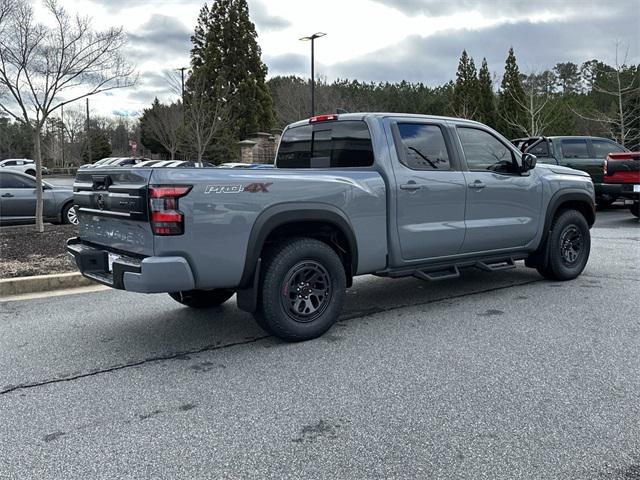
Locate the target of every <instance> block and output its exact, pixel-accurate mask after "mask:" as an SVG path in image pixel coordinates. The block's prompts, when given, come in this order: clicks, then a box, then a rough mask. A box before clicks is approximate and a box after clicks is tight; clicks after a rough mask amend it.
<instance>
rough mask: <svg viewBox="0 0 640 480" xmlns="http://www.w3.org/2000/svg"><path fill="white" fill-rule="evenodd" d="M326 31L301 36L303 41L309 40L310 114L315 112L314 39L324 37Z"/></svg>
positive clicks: (312, 114)
mask: <svg viewBox="0 0 640 480" xmlns="http://www.w3.org/2000/svg"><path fill="white" fill-rule="evenodd" d="M325 35H326V33H322V32H317V33H314V34H313V35H309V36H308V37H302V38H301V39H300V40H301V41H303V42H311V116H312V117H313V116H314V115H315V114H316V77H315V75H316V73H315V40H316V38H320V37H324V36H325Z"/></svg>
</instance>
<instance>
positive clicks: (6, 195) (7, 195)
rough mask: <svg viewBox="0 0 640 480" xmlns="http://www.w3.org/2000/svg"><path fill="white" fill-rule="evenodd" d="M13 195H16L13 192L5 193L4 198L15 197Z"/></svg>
mask: <svg viewBox="0 0 640 480" xmlns="http://www.w3.org/2000/svg"><path fill="white" fill-rule="evenodd" d="M13 196H14V195H13V193H3V194H2V197H3V198H11V197H13Z"/></svg>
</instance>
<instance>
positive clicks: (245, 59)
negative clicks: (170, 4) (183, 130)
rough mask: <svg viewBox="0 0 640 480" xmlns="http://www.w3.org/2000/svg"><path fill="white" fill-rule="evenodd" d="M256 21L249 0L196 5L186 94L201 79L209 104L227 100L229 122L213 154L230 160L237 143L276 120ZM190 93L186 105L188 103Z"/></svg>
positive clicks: (191, 90) (220, 158) (187, 106)
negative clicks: (252, 17) (251, 15)
mask: <svg viewBox="0 0 640 480" xmlns="http://www.w3.org/2000/svg"><path fill="white" fill-rule="evenodd" d="M257 36H258V35H257V33H256V29H255V25H254V24H253V23H252V22H251V20H250V18H249V8H248V6H247V0H215V1H214V2H213V4H212V5H211V7H207V6H206V5H205V6H204V7H203V8H202V9H201V10H200V14H199V16H198V23H197V25H196V28H195V31H194V34H193V36H192V37H191V42H192V44H193V48H192V49H191V76H190V78H189V81H188V82H187V97H188V95H189V94H193V93H194V91H195V90H197V88H196V85H198V84H200V85H202V84H205V85H207V86H208V87H207V88H208V89H209V91H208V92H207V95H209V96H210V97H211V100H212V103H214V102H216V101H219V100H220V99H222V100H223V101H224V102H228V103H229V110H230V112H229V118H230V122H229V125H228V126H227V127H226V128H225V129H224V130H223V132H222V133H221V134H220V135H219V138H218V139H217V141H216V144H215V148H214V149H213V150H214V151H212V152H211V155H212V156H214V157H217V160H226V161H228V160H229V159H231V158H232V157H233V156H234V155H235V149H236V145H235V142H236V141H237V140H239V139H243V138H246V136H247V135H249V134H251V133H253V132H257V131H260V130H261V131H264V130H268V129H269V128H271V127H272V125H273V122H274V115H273V105H272V99H271V94H270V92H269V90H268V88H267V85H266V80H265V78H266V75H267V67H266V65H265V64H264V63H263V62H262V59H261V57H260V55H261V50H260V46H259V45H258V42H257ZM187 100H188V98H187V99H185V107H186V108H189V105H188V101H187Z"/></svg>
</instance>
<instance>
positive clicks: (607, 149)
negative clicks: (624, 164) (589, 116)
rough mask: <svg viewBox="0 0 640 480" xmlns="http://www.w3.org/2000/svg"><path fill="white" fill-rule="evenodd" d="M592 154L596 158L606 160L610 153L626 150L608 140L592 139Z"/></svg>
mask: <svg viewBox="0 0 640 480" xmlns="http://www.w3.org/2000/svg"><path fill="white" fill-rule="evenodd" d="M591 145H592V146H593V153H594V154H595V157H596V158H607V155H609V154H610V153H619V152H626V149H625V148H624V147H622V146H620V145H618V144H617V143H614V142H610V141H608V140H598V139H595V138H594V139H592V140H591Z"/></svg>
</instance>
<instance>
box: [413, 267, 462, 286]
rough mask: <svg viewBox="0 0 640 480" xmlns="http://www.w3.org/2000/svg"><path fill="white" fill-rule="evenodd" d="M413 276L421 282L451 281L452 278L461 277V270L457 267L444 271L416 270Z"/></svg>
mask: <svg viewBox="0 0 640 480" xmlns="http://www.w3.org/2000/svg"><path fill="white" fill-rule="evenodd" d="M413 276H414V277H416V278H419V279H420V280H428V281H430V282H434V281H436V280H449V279H450V278H458V277H459V276H460V270H459V269H458V267H457V266H456V265H453V266H452V267H449V268H447V269H444V270H432V271H430V272H429V271H425V270H416V271H415V272H413Z"/></svg>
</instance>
